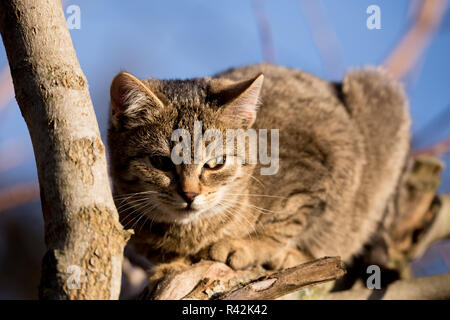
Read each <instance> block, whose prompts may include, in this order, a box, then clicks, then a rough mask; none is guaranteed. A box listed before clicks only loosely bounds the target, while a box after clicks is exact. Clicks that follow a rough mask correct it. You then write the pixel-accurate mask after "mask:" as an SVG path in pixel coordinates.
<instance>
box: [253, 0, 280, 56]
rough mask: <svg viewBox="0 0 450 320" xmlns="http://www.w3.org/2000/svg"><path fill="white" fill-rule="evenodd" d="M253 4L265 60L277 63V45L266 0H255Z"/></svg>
mask: <svg viewBox="0 0 450 320" xmlns="http://www.w3.org/2000/svg"><path fill="white" fill-rule="evenodd" d="M252 4H253V11H254V12H255V17H256V20H257V23H258V30H259V35H260V37H261V47H262V51H263V56H264V61H266V62H270V63H275V47H274V45H273V40H272V32H271V28H270V22H269V19H268V18H267V15H266V13H265V10H264V0H253V2H252Z"/></svg>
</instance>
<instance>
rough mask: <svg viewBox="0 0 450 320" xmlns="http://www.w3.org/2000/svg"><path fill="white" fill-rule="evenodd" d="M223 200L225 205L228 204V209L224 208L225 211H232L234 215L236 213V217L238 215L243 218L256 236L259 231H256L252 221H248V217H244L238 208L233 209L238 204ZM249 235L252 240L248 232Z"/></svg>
mask: <svg viewBox="0 0 450 320" xmlns="http://www.w3.org/2000/svg"><path fill="white" fill-rule="evenodd" d="M222 200H223V202H224V203H225V204H228V207H227V208H225V207H224V208H223V209H224V210H226V211H227V210H232V211H231V212H234V213H235V215H234V216H236V215H237V217H238V218H239V217H241V218H243V219H244V220H245V221H246V223H247V225H248V226H249V227H250V228H252V229H253V232H254V233H255V234H257V231H256V228H255V226H254V224H253V223H251V222H250V220H248V219H247V217H246V216H245V215H243V214H242V213H241V212H240V211H239V209H238V208H235V207H233V206H234V205H235V204H238V203H237V202H236V201H235V202H233V201H229V200H227V199H222ZM233 209H234V210H233ZM236 209H237V210H236ZM248 235H249V237H250V238H251V234H250V232H248Z"/></svg>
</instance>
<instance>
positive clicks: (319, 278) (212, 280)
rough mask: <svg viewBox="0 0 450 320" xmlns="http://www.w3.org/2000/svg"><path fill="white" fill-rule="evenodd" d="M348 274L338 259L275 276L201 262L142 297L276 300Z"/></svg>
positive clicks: (309, 263) (258, 268) (299, 267)
mask: <svg viewBox="0 0 450 320" xmlns="http://www.w3.org/2000/svg"><path fill="white" fill-rule="evenodd" d="M344 274H345V270H344V267H343V264H342V263H341V260H340V259H339V258H338V257H325V258H321V259H318V260H314V261H310V262H307V263H304V264H301V265H298V266H296V267H293V268H288V269H284V270H281V271H279V272H272V273H270V272H268V271H267V270H264V269H263V268H261V267H257V268H253V269H250V270H239V271H235V270H233V269H231V268H230V267H228V266H227V265H225V264H223V263H219V262H213V261H201V262H199V263H197V264H195V265H193V266H192V267H190V268H188V269H186V270H183V271H179V272H173V273H171V274H169V275H167V276H166V277H165V278H164V279H163V280H162V281H161V282H159V284H158V285H157V286H156V288H155V290H154V291H153V292H151V293H144V294H143V295H142V297H143V298H144V299H153V300H180V299H184V300H208V299H220V300H261V299H276V298H279V297H281V296H284V295H286V294H288V293H291V292H294V291H297V290H299V289H302V288H306V287H309V286H312V285H315V284H319V283H323V282H327V281H331V280H335V279H338V278H340V277H342V276H343V275H344Z"/></svg>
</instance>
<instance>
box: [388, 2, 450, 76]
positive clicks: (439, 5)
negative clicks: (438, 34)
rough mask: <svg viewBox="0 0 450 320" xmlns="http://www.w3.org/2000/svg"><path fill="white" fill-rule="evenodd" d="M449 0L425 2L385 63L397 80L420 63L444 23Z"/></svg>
mask: <svg viewBox="0 0 450 320" xmlns="http://www.w3.org/2000/svg"><path fill="white" fill-rule="evenodd" d="M447 4H448V3H447V0H424V1H423V2H422V7H421V9H420V10H419V14H418V15H417V18H416V20H415V21H414V22H413V23H412V26H411V28H410V29H409V30H408V32H406V34H405V36H404V37H403V39H402V40H401V41H400V43H399V44H398V46H397V47H396V48H395V49H394V50H393V52H392V53H391V54H390V56H389V57H388V58H387V59H386V61H385V62H384V65H385V66H386V68H387V69H388V70H389V71H390V72H391V73H392V74H393V75H394V76H396V77H397V78H403V77H405V76H406V75H407V74H408V73H409V72H410V71H411V70H412V69H413V68H414V67H415V66H416V65H417V63H418V62H419V60H420V58H421V56H422V55H423V53H424V52H425V49H426V48H427V46H428V44H429V42H430V40H431V38H432V36H433V34H434V32H435V31H436V29H437V28H438V26H439V24H440V23H441V21H442V18H443V16H444V13H445V11H446V10H445V9H446V7H447Z"/></svg>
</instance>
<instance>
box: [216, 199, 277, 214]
mask: <svg viewBox="0 0 450 320" xmlns="http://www.w3.org/2000/svg"><path fill="white" fill-rule="evenodd" d="M224 200H228V201H236V203H238V204H239V205H242V206H246V207H250V208H253V209H255V210H258V211H259V212H260V213H262V214H269V213H273V214H278V213H279V212H277V211H272V210H269V209H266V208H263V207H258V206H255V205H253V204H251V203H245V202H237V200H236V199H233V198H224Z"/></svg>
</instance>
